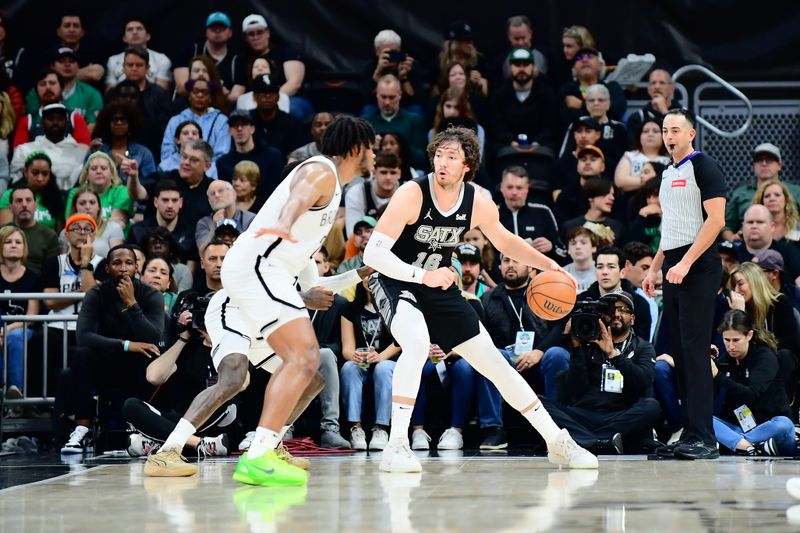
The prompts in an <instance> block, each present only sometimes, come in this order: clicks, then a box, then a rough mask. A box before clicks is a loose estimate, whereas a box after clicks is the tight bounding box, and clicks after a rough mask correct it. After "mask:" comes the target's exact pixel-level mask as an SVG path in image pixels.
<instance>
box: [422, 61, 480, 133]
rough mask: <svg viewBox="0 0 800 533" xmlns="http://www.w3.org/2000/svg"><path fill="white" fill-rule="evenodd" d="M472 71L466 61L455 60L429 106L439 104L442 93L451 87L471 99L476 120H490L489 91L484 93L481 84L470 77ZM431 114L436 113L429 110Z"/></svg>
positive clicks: (439, 84)
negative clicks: (487, 106)
mask: <svg viewBox="0 0 800 533" xmlns="http://www.w3.org/2000/svg"><path fill="white" fill-rule="evenodd" d="M471 73H472V71H471V70H470V68H469V67H468V66H467V65H465V64H464V63H459V62H455V63H452V64H451V65H450V66H449V67H448V68H447V72H446V75H445V74H443V75H442V76H441V78H440V79H439V83H438V85H437V91H436V92H435V94H434V96H433V97H432V98H431V100H430V102H429V104H428V107H429V108H431V109H433V108H435V107H436V106H438V105H439V102H440V101H441V95H443V94H444V93H445V92H447V91H448V90H449V89H453V90H454V91H456V92H457V93H458V94H461V93H463V94H464V97H465V98H466V99H467V100H468V101H469V104H470V106H471V107H472V111H473V112H474V113H475V116H476V120H477V118H480V119H481V120H488V119H489V117H488V110H487V109H486V105H487V97H488V93H484V92H483V91H482V89H481V86H480V84H478V83H475V81H474V80H472V79H471V78H470V75H471ZM428 114H430V115H435V112H434V113H431V112H429V113H428Z"/></svg>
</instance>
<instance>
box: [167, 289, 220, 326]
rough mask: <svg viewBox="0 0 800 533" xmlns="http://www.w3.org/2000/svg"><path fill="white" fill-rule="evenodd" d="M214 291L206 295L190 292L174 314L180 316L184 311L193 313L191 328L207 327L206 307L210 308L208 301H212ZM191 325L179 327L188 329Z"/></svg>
mask: <svg viewBox="0 0 800 533" xmlns="http://www.w3.org/2000/svg"><path fill="white" fill-rule="evenodd" d="M212 296H213V293H210V294H207V295H205V296H200V295H193V294H189V295H188V296H187V297H186V298H184V299H183V301H182V302H181V305H180V308H179V309H177V310H176V311H175V314H174V316H176V317H178V316H180V315H181V314H182V313H183V312H184V311H189V312H190V313H192V323H191V328H193V329H206V309H208V302H210V301H211V297H212ZM189 327H190V326H189V325H187V326H185V327H183V328H179V329H182V330H184V331H185V330H188V329H189Z"/></svg>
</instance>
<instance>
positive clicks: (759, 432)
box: [711, 311, 797, 456]
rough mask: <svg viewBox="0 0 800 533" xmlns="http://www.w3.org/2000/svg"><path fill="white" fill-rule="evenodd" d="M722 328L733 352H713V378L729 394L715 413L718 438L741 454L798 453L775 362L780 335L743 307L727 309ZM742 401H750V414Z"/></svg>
mask: <svg viewBox="0 0 800 533" xmlns="http://www.w3.org/2000/svg"><path fill="white" fill-rule="evenodd" d="M719 332H720V333H721V334H722V338H723V340H724V342H725V349H726V351H727V352H728V354H727V356H725V355H721V356H720V357H719V358H718V359H715V358H714V357H712V358H711V373H712V375H713V376H714V383H715V384H716V385H717V386H718V387H719V388H720V389H721V390H722V391H724V398H725V399H724V404H723V405H722V408H721V409H720V410H719V411H718V415H717V416H715V417H714V436H715V437H716V438H717V441H718V442H719V443H720V444H722V445H723V446H725V447H726V448H728V449H729V450H731V451H733V452H734V453H736V454H742V455H788V456H794V455H795V453H797V444H796V442H795V433H794V424H793V423H792V421H791V419H790V418H789V417H790V416H791V414H790V409H789V399H788V398H787V397H786V391H785V390H784V388H783V387H782V384H781V377H780V374H779V368H778V364H777V363H776V358H775V349H776V346H775V340H774V339H772V338H770V337H769V336H768V335H765V334H764V331H763V330H761V329H760V328H756V327H754V325H753V321H752V320H751V319H750V317H748V316H747V314H745V313H743V312H741V311H729V312H728V313H726V314H725V316H724V317H723V318H722V324H720V327H719ZM742 405H746V406H747V412H748V413H749V415H748V416H743V415H740V414H739V413H740V411H741V406H742Z"/></svg>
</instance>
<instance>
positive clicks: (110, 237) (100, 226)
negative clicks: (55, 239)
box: [60, 186, 125, 257]
mask: <svg viewBox="0 0 800 533" xmlns="http://www.w3.org/2000/svg"><path fill="white" fill-rule="evenodd" d="M70 193H71V194H70V198H71V200H70V203H69V211H67V218H69V217H71V216H72V215H74V214H77V213H82V214H84V215H89V216H90V217H92V218H93V219H94V221H95V224H97V229H96V230H95V232H94V240H93V241H92V246H94V253H95V254H96V255H99V256H100V257H105V256H106V254H108V251H109V250H110V249H111V248H113V247H114V246H117V245H119V244H122V243H123V242H124V240H125V234H124V232H123V226H121V225H120V224H119V222H117V220H115V219H110V218H108V214H107V213H105V210H104V209H102V207H101V206H102V205H103V203H101V196H100V194H99V193H98V192H97V191H95V190H93V189H90V188H88V187H85V186H84V187H81V188H79V189H77V190H74V191H70ZM60 237H61V238H60V240H61V241H62V242H63V243H64V244H65V245H66V242H67V241H66V231H63V232H62V234H61V236H60Z"/></svg>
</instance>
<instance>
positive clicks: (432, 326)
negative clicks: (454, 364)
mask: <svg viewBox="0 0 800 533" xmlns="http://www.w3.org/2000/svg"><path fill="white" fill-rule="evenodd" d="M369 288H370V291H371V292H372V299H373V301H374V302H375V308H376V309H377V310H378V312H379V313H380V314H381V317H382V318H383V321H384V322H386V325H387V326H389V329H391V327H392V319H393V318H394V315H395V313H396V312H397V304H398V303H399V302H400V300H404V301H406V302H408V303H410V304H411V305H413V306H414V307H416V308H417V309H419V310H420V312H421V313H422V314H423V315H424V316H425V323H426V325H427V327H428V334H429V335H430V338H431V342H432V343H433V344H438V345H439V347H440V348H441V349H442V350H443V351H444V352H449V351H450V350H452V349H453V348H454V347H455V346H458V345H459V344H461V343H462V342H464V341H467V340H469V339H471V338H473V337H475V336H476V335H478V333H479V332H480V319H479V318H478V314H477V313H476V312H475V310H474V309H473V308H472V306H471V305H470V304H469V302H467V300H466V298H464V297H463V296H462V295H461V291H460V290H458V287H457V286H456V285H451V286H450V288H449V289H446V290H442V289H438V288H432V287H428V286H426V285H422V284H417V283H408V282H405V281H397V280H396V279H392V278H387V277H386V276H384V275H382V274H373V275H372V276H370V278H369Z"/></svg>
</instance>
